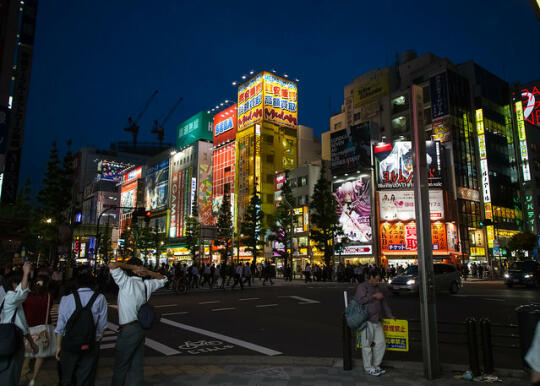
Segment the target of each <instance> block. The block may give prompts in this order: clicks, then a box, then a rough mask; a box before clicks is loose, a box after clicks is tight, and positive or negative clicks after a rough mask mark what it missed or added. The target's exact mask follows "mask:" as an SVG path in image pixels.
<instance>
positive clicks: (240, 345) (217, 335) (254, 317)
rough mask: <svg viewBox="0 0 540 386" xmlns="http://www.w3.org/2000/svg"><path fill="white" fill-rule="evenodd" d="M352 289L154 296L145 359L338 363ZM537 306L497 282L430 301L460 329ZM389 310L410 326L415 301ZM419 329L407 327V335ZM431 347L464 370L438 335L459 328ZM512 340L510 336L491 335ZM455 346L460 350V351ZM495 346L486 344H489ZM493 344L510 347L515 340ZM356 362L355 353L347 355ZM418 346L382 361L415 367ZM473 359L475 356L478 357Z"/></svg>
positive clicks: (503, 358) (511, 353)
mask: <svg viewBox="0 0 540 386" xmlns="http://www.w3.org/2000/svg"><path fill="white" fill-rule="evenodd" d="M354 288H355V287H354V286H353V285H352V284H345V283H310V284H307V285H306V284H304V283H303V282H301V281H293V282H292V283H284V282H283V281H282V280H280V279H278V280H276V285H275V286H273V287H262V286H261V284H260V282H259V281H258V280H257V281H256V284H255V285H254V287H251V288H250V287H246V288H245V289H244V290H243V291H241V290H239V289H235V290H234V291H233V290H230V289H227V290H225V291H224V290H212V291H210V290H208V289H198V290H195V291H193V292H190V293H188V294H187V295H177V294H174V293H172V292H171V291H168V290H160V291H159V292H158V293H157V294H155V295H154V296H153V297H152V299H151V303H152V304H153V305H154V306H155V307H156V309H157V310H158V311H159V312H161V315H162V319H161V323H160V324H159V325H158V326H156V327H154V328H153V329H152V330H151V331H149V332H148V334H147V338H148V339H147V341H146V348H147V355H151V356H156V355H157V356H159V355H163V356H172V355H183V356H196V355H204V356H207V355H264V356H277V355H285V356H300V357H340V356H341V355H342V346H341V324H340V323H341V313H342V312H343V310H344V300H343V291H345V290H347V291H348V292H349V293H350V294H352V293H353V291H354ZM111 300H112V301H111V306H110V308H109V321H110V325H109V329H108V330H107V331H106V335H105V338H104V340H103V343H102V346H101V348H102V356H104V357H107V356H112V355H113V352H114V343H115V340H116V332H115V331H116V330H117V328H118V327H117V326H118V322H117V312H116V308H115V306H114V303H115V301H114V299H111ZM539 301H540V291H539V290H538V289H528V288H511V289H509V288H506V287H505V286H504V285H503V284H502V283H501V282H482V281H475V282H467V283H466V284H465V286H464V288H463V289H462V290H461V291H460V292H459V294H457V295H449V294H440V295H438V297H437V308H438V317H439V321H441V322H463V321H464V320H465V319H466V318H467V317H475V318H477V319H480V318H482V317H487V318H489V319H490V320H491V321H492V322H493V323H499V324H509V323H512V324H515V323H516V321H517V319H516V314H515V312H514V309H515V308H516V307H517V306H519V305H521V304H528V303H532V302H539ZM390 305H391V308H392V311H393V313H394V315H395V316H396V317H397V318H398V319H407V320H415V319H416V320H418V319H419V299H418V296H414V295H405V296H404V295H400V296H393V297H392V298H391V299H390ZM418 328H419V323H417V322H410V324H409V329H410V330H411V333H410V335H411V337H418V333H415V332H413V331H412V330H414V329H418ZM439 328H440V331H441V333H440V335H439V339H440V341H441V342H443V341H444V342H451V343H453V344H441V349H440V351H441V360H442V361H443V362H444V363H456V364H465V363H467V347H466V345H465V344H464V342H465V336H464V335H463V336H461V335H459V334H457V335H456V334H452V335H449V334H446V333H443V332H442V331H445V332H451V333H456V332H458V333H459V332H464V331H465V330H464V327H463V326H458V325H451V324H450V325H448V324H443V323H441V324H440V326H439ZM498 331H500V332H504V333H512V334H517V329H505V330H496V329H494V333H496V332H498ZM460 342H461V344H460ZM498 342H499V341H498V340H497V339H495V338H494V344H497V343H498ZM499 343H505V344H508V343H510V344H518V341H517V339H514V340H510V341H504V342H499ZM518 354H519V350H517V349H496V350H495V353H494V356H495V366H496V368H520V367H521V363H520V359H519V355H518ZM353 355H354V356H355V357H357V358H360V352H356V353H354V354H353ZM421 355H422V354H421V346H420V343H419V342H411V349H410V352H408V353H400V352H391V353H388V354H387V356H386V358H387V359H390V360H407V361H420V360H421ZM480 357H481V351H480Z"/></svg>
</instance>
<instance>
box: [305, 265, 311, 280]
mask: <svg viewBox="0 0 540 386" xmlns="http://www.w3.org/2000/svg"><path fill="white" fill-rule="evenodd" d="M304 276H305V282H306V284H307V283H308V282H311V264H309V263H306V267H305V268H304Z"/></svg>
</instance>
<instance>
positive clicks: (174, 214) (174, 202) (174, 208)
mask: <svg viewBox="0 0 540 386" xmlns="http://www.w3.org/2000/svg"><path fill="white" fill-rule="evenodd" d="M180 173H181V172H176V173H174V175H173V177H172V184H171V219H170V225H169V237H170V238H173V239H174V238H176V224H177V221H178V204H179V198H180V197H179V194H178V193H179V192H178V186H179V183H180V181H179V180H180Z"/></svg>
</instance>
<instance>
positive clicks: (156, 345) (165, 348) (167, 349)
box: [108, 322, 180, 356]
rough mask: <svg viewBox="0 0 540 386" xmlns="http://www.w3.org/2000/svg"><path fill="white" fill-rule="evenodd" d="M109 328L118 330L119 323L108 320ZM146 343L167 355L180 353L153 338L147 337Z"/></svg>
mask: <svg viewBox="0 0 540 386" xmlns="http://www.w3.org/2000/svg"><path fill="white" fill-rule="evenodd" d="M108 325H109V328H110V329H111V330H113V331H118V325H117V324H114V323H112V322H108ZM144 344H145V346H147V347H150V348H151V349H152V350H155V351H157V352H160V353H162V354H164V355H166V356H170V355H176V354H180V351H178V350H175V349H173V348H172V347H169V346H166V345H164V344H163V343H159V342H157V341H155V340H153V339H150V338H145V340H144Z"/></svg>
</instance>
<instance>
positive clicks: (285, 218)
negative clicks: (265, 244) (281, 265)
mask: <svg viewBox="0 0 540 386" xmlns="http://www.w3.org/2000/svg"><path fill="white" fill-rule="evenodd" d="M293 204H294V197H293V194H292V189H291V184H290V182H289V171H288V170H286V171H285V181H284V182H283V185H282V186H281V201H280V203H279V206H278V207H277V210H276V214H275V215H274V217H273V219H272V223H271V224H270V231H271V234H270V235H269V236H268V239H269V240H270V241H275V242H277V243H279V244H282V245H283V248H273V251H274V252H276V253H277V254H278V255H279V256H280V257H281V258H282V259H283V261H284V262H285V268H286V269H287V268H288V267H289V259H290V260H291V261H290V263H291V265H290V266H291V269H292V239H293V231H294V227H293V209H294V207H293ZM289 249H290V250H289Z"/></svg>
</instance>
